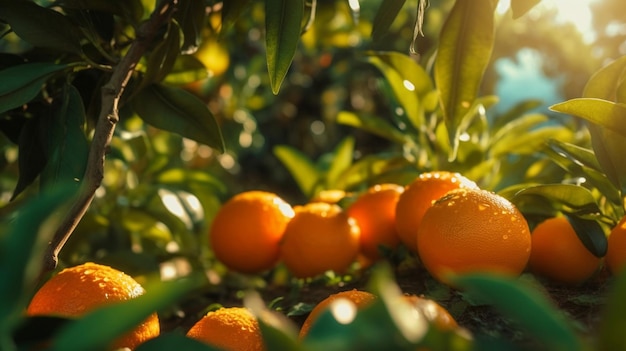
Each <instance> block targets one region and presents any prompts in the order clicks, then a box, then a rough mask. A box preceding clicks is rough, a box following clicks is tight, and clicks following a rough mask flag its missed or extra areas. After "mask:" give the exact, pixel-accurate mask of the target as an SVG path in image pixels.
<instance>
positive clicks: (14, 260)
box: [0, 185, 74, 345]
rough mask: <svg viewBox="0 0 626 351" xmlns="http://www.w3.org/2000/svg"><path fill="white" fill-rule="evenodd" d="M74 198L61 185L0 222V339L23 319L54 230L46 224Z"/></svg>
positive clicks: (28, 201) (0, 341) (31, 200)
mask: <svg viewBox="0 0 626 351" xmlns="http://www.w3.org/2000/svg"><path fill="white" fill-rule="evenodd" d="M73 194H74V193H73V192H72V190H71V188H68V187H66V186H65V185H60V186H58V187H55V188H53V189H50V191H44V192H43V193H42V194H40V195H39V196H36V197H32V198H29V199H28V200H26V202H25V203H24V204H23V205H22V206H21V207H19V208H18V209H17V210H16V211H14V212H13V214H12V215H11V216H10V218H3V219H2V221H3V223H2V226H3V232H2V233H1V234H0V281H3V282H6V284H0V338H3V337H4V336H6V335H8V334H10V332H11V330H10V329H12V328H13V327H15V323H16V322H17V321H18V320H19V319H20V318H22V313H23V311H24V308H25V307H26V303H28V301H27V300H26V298H27V296H30V294H31V293H32V290H33V289H34V288H35V284H36V279H37V277H38V275H39V273H40V269H41V264H42V261H41V258H42V257H43V252H44V250H45V247H46V244H47V242H48V241H49V239H50V238H51V237H52V234H53V231H54V229H55V228H54V227H55V225H54V222H50V221H48V220H49V219H50V218H52V215H53V214H54V213H55V211H57V210H60V209H61V207H62V206H64V205H67V204H69V200H70V198H71V197H72V195H73ZM8 282H10V284H9V283H8ZM2 342H3V341H2V340H0V345H2Z"/></svg>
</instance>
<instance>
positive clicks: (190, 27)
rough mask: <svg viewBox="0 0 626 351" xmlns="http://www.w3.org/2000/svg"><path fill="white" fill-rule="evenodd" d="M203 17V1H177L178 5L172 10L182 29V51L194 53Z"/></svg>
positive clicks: (199, 36)
mask: <svg viewBox="0 0 626 351" xmlns="http://www.w3.org/2000/svg"><path fill="white" fill-rule="evenodd" d="M205 17H206V9H205V5H204V1H197V0H179V1H178V7H177V8H176V11H175V12H174V19H176V21H177V22H178V25H179V26H180V27H181V29H182V31H183V45H182V51H183V53H185V54H191V53H194V52H195V51H196V50H197V49H198V46H200V41H201V40H202V28H204V18H205Z"/></svg>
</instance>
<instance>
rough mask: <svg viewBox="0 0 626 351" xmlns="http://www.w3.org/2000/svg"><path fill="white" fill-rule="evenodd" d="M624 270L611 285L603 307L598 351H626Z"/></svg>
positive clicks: (625, 279) (625, 286)
mask: <svg viewBox="0 0 626 351" xmlns="http://www.w3.org/2000/svg"><path fill="white" fill-rule="evenodd" d="M624 296H626V269H625V270H622V273H620V274H619V275H618V276H617V277H616V279H615V281H614V282H613V284H611V291H610V292H609V294H608V298H607V300H606V303H605V305H604V308H603V311H602V315H601V318H600V319H599V320H600V326H599V328H598V329H599V330H598V351H612V350H626V338H625V337H624V330H626V299H624Z"/></svg>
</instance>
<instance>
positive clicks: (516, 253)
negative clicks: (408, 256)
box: [417, 189, 531, 283]
mask: <svg viewBox="0 0 626 351" xmlns="http://www.w3.org/2000/svg"><path fill="white" fill-rule="evenodd" d="M530 248H531V239H530V230H529V228H528V223H527V222H526V219H525V218H524V216H523V215H522V214H521V213H520V212H519V210H518V209H517V208H516V207H515V205H513V204H512V203H511V202H510V201H508V200H507V199H505V198H504V197H502V196H499V195H497V194H495V193H492V192H490V191H486V190H480V189H457V190H452V191H450V192H449V193H448V194H446V195H445V196H444V197H442V198H440V199H439V200H437V201H436V202H435V203H434V204H433V205H432V206H431V207H430V208H429V209H428V210H427V211H426V213H425V214H424V218H422V223H421V224H420V227H419V229H418V233H417V251H418V255H419V257H420V259H421V261H422V263H423V264H424V267H425V268H426V269H427V270H428V272H430V274H431V275H432V276H433V277H435V278H436V279H437V280H439V281H441V282H444V283H446V282H449V281H448V280H447V279H446V275H447V274H448V273H456V274H463V273H475V272H489V273H497V274H504V275H509V276H517V275H519V274H520V273H521V272H522V271H523V270H524V268H525V267H526V264H527V262H528V257H529V256H530Z"/></svg>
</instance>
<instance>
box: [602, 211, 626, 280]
mask: <svg viewBox="0 0 626 351" xmlns="http://www.w3.org/2000/svg"><path fill="white" fill-rule="evenodd" d="M608 240H609V243H608V245H609V246H608V250H607V251H606V256H604V262H605V263H606V265H607V267H608V268H609V271H610V272H611V273H612V274H613V275H618V274H620V273H621V272H623V271H624V270H626V216H625V217H623V218H622V219H621V220H620V221H619V223H618V224H617V225H616V226H615V227H614V228H613V229H611V233H610V234H609V239H608Z"/></svg>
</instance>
